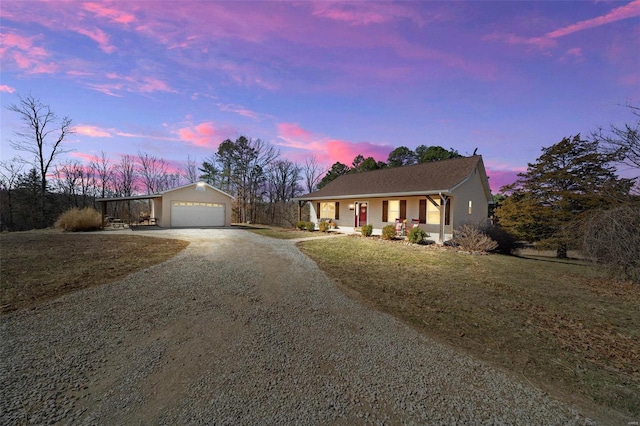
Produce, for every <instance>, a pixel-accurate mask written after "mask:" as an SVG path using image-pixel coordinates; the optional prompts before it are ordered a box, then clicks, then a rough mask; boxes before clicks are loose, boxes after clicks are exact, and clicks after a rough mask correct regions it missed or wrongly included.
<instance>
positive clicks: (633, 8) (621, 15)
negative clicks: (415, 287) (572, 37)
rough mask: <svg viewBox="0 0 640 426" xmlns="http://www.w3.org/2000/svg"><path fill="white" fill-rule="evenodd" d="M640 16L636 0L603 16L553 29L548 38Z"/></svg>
mask: <svg viewBox="0 0 640 426" xmlns="http://www.w3.org/2000/svg"><path fill="white" fill-rule="evenodd" d="M637 16H640V0H634V1H632V2H631V3H628V4H626V5H624V6H620V7H617V8H615V9H613V10H612V11H611V12H609V13H607V14H606V15H603V16H598V17H596V18H593V19H587V20H584V21H580V22H577V23H575V24H572V25H568V26H566V27H564V28H559V29H557V30H555V31H551V32H549V33H547V34H546V37H548V38H558V37H564V36H566V35H569V34H572V33H575V32H577V31H583V30H587V29H590V28H595V27H599V26H601V25H606V24H610V23H612V22H616V21H620V20H623V19H629V18H635V17H637Z"/></svg>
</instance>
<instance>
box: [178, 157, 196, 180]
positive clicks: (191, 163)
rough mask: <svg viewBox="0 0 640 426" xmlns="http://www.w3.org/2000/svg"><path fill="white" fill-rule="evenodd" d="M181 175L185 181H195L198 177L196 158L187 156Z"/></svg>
mask: <svg viewBox="0 0 640 426" xmlns="http://www.w3.org/2000/svg"><path fill="white" fill-rule="evenodd" d="M182 177H183V178H184V180H185V181H186V183H195V182H197V181H198V180H199V179H198V164H197V163H196V160H193V159H191V157H187V161H186V162H185V164H184V167H183V168H182Z"/></svg>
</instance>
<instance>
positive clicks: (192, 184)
mask: <svg viewBox="0 0 640 426" xmlns="http://www.w3.org/2000/svg"><path fill="white" fill-rule="evenodd" d="M190 186H195V187H202V188H205V189H206V188H209V189H212V190H214V191H217V192H219V193H221V194H223V195H226V196H227V197H229V198H234V197H233V195H230V194H227V193H226V192H224V191H222V190H220V189H218V188H216V187H215V186H212V185H209V184H208V183H206V182H203V181H199V182H193V183H188V184H186V185H182V186H178V187H177V188H171V189H167V190H165V191H161V192H159V193H158V195H164V194H166V193H167V192H173V191H179V190H181V189H185V188H189V187H190Z"/></svg>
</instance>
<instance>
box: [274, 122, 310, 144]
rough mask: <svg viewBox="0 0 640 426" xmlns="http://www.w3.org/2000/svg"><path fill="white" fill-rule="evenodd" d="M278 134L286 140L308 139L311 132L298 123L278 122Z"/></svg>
mask: <svg viewBox="0 0 640 426" xmlns="http://www.w3.org/2000/svg"><path fill="white" fill-rule="evenodd" d="M278 136H279V137H280V138H282V139H284V140H286V141H292V140H302V141H307V142H308V141H310V140H311V139H312V138H313V133H311V132H310V131H308V130H306V129H303V128H302V127H300V126H299V125H298V123H278Z"/></svg>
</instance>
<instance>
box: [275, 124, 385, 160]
mask: <svg viewBox="0 0 640 426" xmlns="http://www.w3.org/2000/svg"><path fill="white" fill-rule="evenodd" d="M278 138H279V139H280V140H281V141H283V142H280V143H277V144H276V145H279V146H284V147H287V148H293V149H295V150H297V151H298V152H297V153H291V154H289V157H291V158H293V159H295V160H296V161H298V160H300V158H304V157H308V156H310V155H315V156H316V157H317V158H318V159H320V161H321V162H322V163H326V164H328V165H330V164H333V163H335V162H336V161H339V162H341V163H344V164H346V165H348V166H350V165H351V163H352V162H353V159H354V158H355V157H356V156H357V155H359V154H362V155H363V156H364V157H373V158H375V159H376V160H378V161H386V159H387V157H388V156H389V153H390V152H391V151H392V150H393V148H394V147H393V146H391V145H387V144H385V145H379V144H374V143H370V142H349V141H344V140H338V139H330V138H328V137H326V136H322V135H318V134H315V133H313V132H310V131H309V130H307V129H304V128H302V127H301V126H300V125H298V124H297V123H279V124H278Z"/></svg>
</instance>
